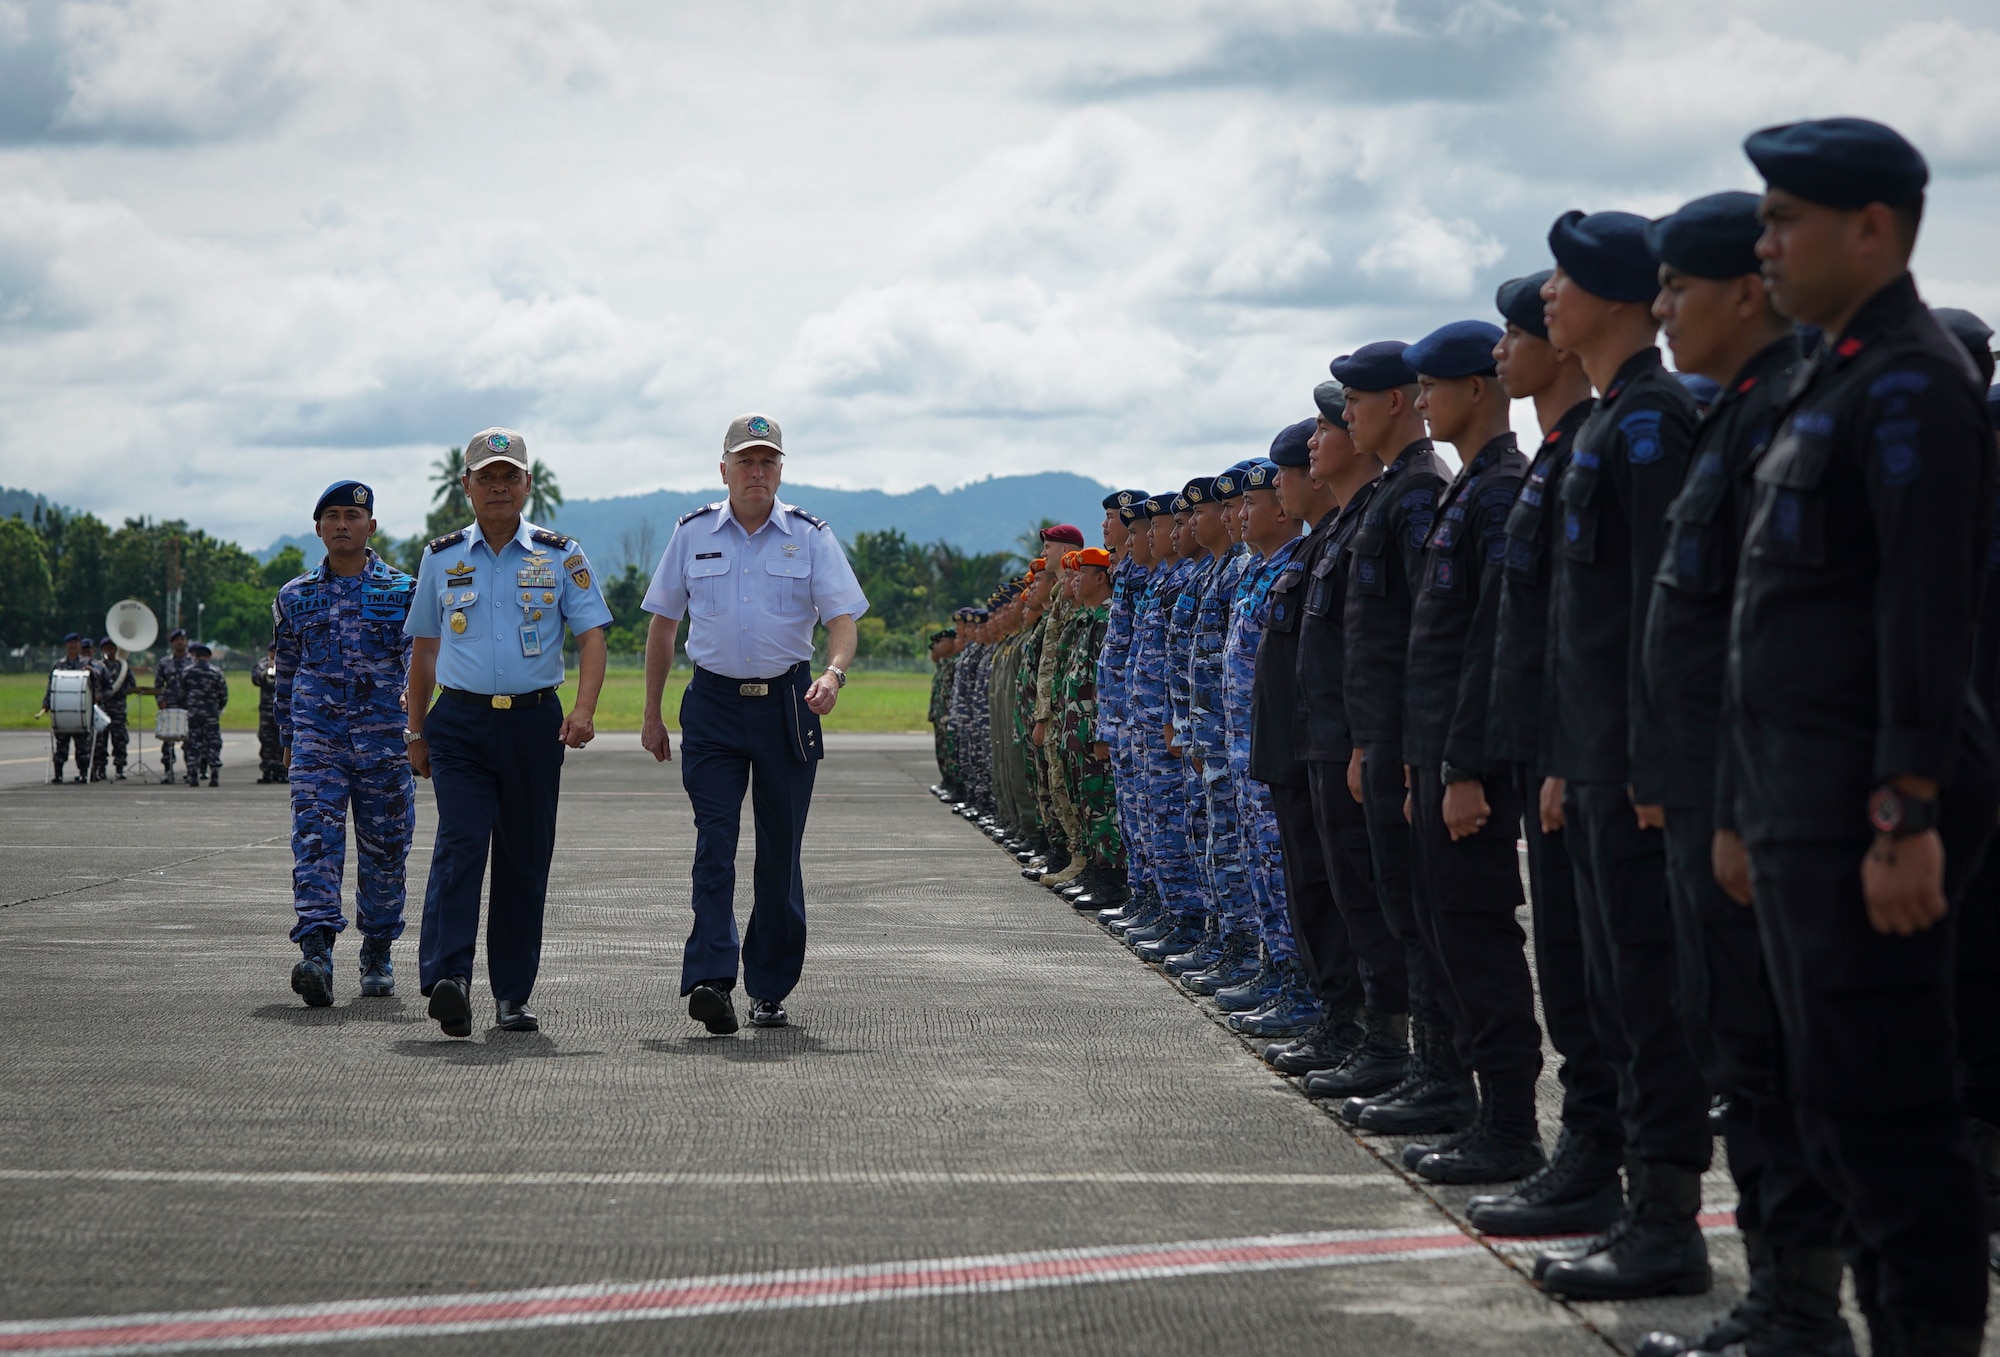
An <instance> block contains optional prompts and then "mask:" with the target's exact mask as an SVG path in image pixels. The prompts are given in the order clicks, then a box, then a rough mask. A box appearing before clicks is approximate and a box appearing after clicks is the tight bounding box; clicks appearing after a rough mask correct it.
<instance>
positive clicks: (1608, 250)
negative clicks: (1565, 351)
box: [1549, 212, 1660, 302]
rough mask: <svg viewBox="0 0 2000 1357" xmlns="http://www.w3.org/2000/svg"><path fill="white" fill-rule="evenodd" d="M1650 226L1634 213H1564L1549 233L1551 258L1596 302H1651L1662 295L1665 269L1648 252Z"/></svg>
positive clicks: (1649, 251) (1651, 253)
mask: <svg viewBox="0 0 2000 1357" xmlns="http://www.w3.org/2000/svg"><path fill="white" fill-rule="evenodd" d="M1649 225H1651V223H1650V222H1648V221H1647V220H1646V219H1645V218H1644V217H1641V216H1637V215H1635V214H1634V213H1631V212H1592V213H1590V214H1589V215H1587V216H1586V215H1585V214H1584V213H1582V212H1565V213H1563V214H1562V215H1561V216H1560V217H1557V218H1556V224H1555V225H1554V226H1551V227H1550V228H1549V253H1551V254H1553V255H1554V256H1555V257H1556V263H1557V264H1558V265H1560V266H1561V268H1562V271H1563V272H1564V273H1567V274H1568V275H1569V276H1570V277H1571V278H1572V279H1574V280H1575V281H1576V284H1577V286H1578V287H1581V288H1582V289H1583V290H1584V291H1585V292H1588V293H1590V294H1591V295H1592V296H1594V297H1602V298H1604V300H1605V301H1607V302H1649V301H1651V300H1653V298H1654V297H1655V296H1657V295H1658V294H1659V291H1660V264H1659V261H1658V260H1656V259H1654V258H1653V252H1652V251H1651V250H1650V249H1648V248H1647V247H1646V228H1647V227H1648V226H1649Z"/></svg>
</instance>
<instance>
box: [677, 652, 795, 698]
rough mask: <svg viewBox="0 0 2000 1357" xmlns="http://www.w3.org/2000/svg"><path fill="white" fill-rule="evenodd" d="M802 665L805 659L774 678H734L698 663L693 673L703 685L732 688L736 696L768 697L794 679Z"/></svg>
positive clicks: (725, 688)
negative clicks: (704, 667)
mask: <svg viewBox="0 0 2000 1357" xmlns="http://www.w3.org/2000/svg"><path fill="white" fill-rule="evenodd" d="M804 667H805V661H804V660H800V661H799V662H798V663H797V664H795V665H793V666H792V667H791V668H790V669H787V670H786V671H785V672H784V673H782V674H780V675H778V676H777V677H776V678H767V679H734V678H731V677H729V675H727V674H718V673H716V672H715V671H714V670H713V669H703V668H702V667H701V666H700V665H696V666H695V670H694V675H695V677H696V678H697V679H699V680H701V682H702V685H703V686H704V687H717V688H722V689H724V690H727V689H731V688H733V689H735V690H736V695H737V696H738V697H769V696H770V695H771V694H772V693H773V692H775V691H777V690H779V689H782V688H783V687H784V686H785V685H786V684H787V683H790V682H792V681H793V680H794V679H796V678H797V676H798V673H799V671H800V670H801V669H803V668H804Z"/></svg>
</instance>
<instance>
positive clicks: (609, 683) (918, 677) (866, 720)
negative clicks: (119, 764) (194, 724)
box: [0, 669, 931, 732]
mask: <svg viewBox="0 0 2000 1357" xmlns="http://www.w3.org/2000/svg"><path fill="white" fill-rule="evenodd" d="M148 677H150V675H149V676H148ZM228 677H229V706H228V707H227V708H226V709H225V710H224V711H223V713H222V728H223V729H224V730H255V729H256V728H257V689H256V688H255V687H254V686H253V685H252V684H251V682H250V676H249V675H248V674H245V673H232V674H230V675H229V676H228ZM687 677H688V671H687V670H685V669H676V670H674V672H673V675H672V676H671V677H670V678H669V679H668V681H667V696H666V701H665V703H664V704H663V707H664V710H665V711H666V714H667V724H668V725H670V726H673V725H678V724H679V721H678V720H677V719H676V713H677V712H678V711H679V710H680V694H681V689H682V688H684V687H686V686H687ZM47 683H48V681H47V679H46V678H45V677H44V676H42V675H39V674H0V729H4V730H47V729H48V718H47V717H42V718H40V719H39V720H38V719H36V716H35V713H36V711H37V710H38V709H39V708H40V707H41V705H42V691H43V689H44V688H45V687H47ZM575 692H576V673H575V671H574V670H572V671H571V672H570V674H569V675H568V678H567V680H566V681H565V683H564V693H563V695H564V697H565V698H567V697H569V696H571V695H573V694H574V693H575ZM930 692H931V678H930V675H929V674H898V673H867V672H859V673H855V674H852V675H850V676H849V679H848V683H847V687H845V688H844V689H842V690H841V694H840V705H838V706H837V707H835V708H834V709H833V714H832V715H831V716H828V717H827V718H826V720H825V722H824V725H825V727H826V729H828V730H851V731H868V732H879V731H893V730H928V729H930V727H929V725H928V724H926V722H925V721H924V711H925V709H926V708H927V707H928V706H929V704H930ZM644 695H645V678H644V676H643V675H642V674H640V672H639V671H638V670H636V669H614V670H612V671H611V672H610V673H609V674H607V675H605V679H604V691H603V693H602V694H601V695H600V696H599V698H598V702H597V728H598V729H599V730H637V729H638V728H639V704H640V701H641V699H642V698H643V697H644ZM125 710H126V719H127V720H128V721H130V722H132V723H133V724H134V725H139V724H143V725H145V726H146V727H147V728H148V729H151V727H152V724H153V699H152V698H150V697H135V698H131V699H129V700H128V701H127V702H126V705H125Z"/></svg>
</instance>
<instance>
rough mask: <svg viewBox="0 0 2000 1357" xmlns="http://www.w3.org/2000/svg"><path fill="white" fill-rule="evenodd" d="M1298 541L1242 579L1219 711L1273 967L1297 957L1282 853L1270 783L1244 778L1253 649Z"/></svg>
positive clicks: (1249, 867) (1232, 619)
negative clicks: (1279, 581) (1222, 720)
mask: <svg viewBox="0 0 2000 1357" xmlns="http://www.w3.org/2000/svg"><path fill="white" fill-rule="evenodd" d="M1304 540H1305V539H1304V538H1296V537H1295V538H1293V539H1292V540H1291V541H1289V542H1287V543H1285V545H1284V546H1282V547H1280V548H1279V549H1278V550H1277V551H1276V552H1274V553H1272V554H1271V555H1270V556H1266V557H1260V558H1258V559H1257V561H1256V563H1255V564H1254V565H1252V566H1251V567H1250V569H1249V570H1248V571H1247V572H1246V573H1245V575H1244V577H1243V583H1242V584H1241V586H1240V587H1239V588H1238V589H1237V591H1236V599H1235V603H1234V606H1233V607H1232V609H1231V613H1230V622H1229V640H1228V644H1227V647H1226V649H1225V651H1224V658H1223V710H1224V713H1225V717H1226V723H1227V735H1226V737H1225V743H1226V745H1227V748H1228V766H1229V777H1230V780H1231V781H1232V782H1234V783H1235V785H1236V789H1237V798H1238V801H1237V804H1238V813H1239V822H1238V826H1237V832H1238V835H1239V842H1240V845H1241V848H1240V851H1241V853H1242V857H1243V862H1244V866H1245V869H1246V873H1247V875H1248V877H1249V881H1250V895H1251V899H1252V900H1253V902H1254V905H1255V913H1256V925H1257V931H1258V934H1259V936H1261V937H1262V938H1263V940H1264V947H1265V949H1266V950H1267V951H1268V952H1269V953H1270V955H1271V960H1272V961H1273V962H1274V963H1280V964H1282V963H1286V962H1289V961H1291V960H1292V959H1293V958H1295V957H1296V956H1297V955H1298V948H1297V946H1296V945H1295V944H1294V942H1293V940H1292V925H1291V916H1290V915H1289V914H1288V913H1287V912H1286V898H1285V862H1284V852H1283V849H1282V848H1281V847H1280V845H1279V836H1278V815H1277V809H1276V807H1275V806H1274V805H1273V803H1272V800H1271V788H1270V784H1268V783H1265V782H1259V781H1258V780H1257V779H1255V778H1253V777H1251V776H1250V700H1251V690H1252V688H1253V687H1254V685H1255V683H1256V677H1257V647H1258V644H1259V643H1260V642H1261V641H1262V640H1263V638H1264V623H1265V609H1266V607H1267V605H1268V604H1269V601H1270V596H1271V586H1272V585H1273V584H1275V583H1277V580H1278V576H1279V575H1280V574H1282V573H1283V572H1284V569H1285V565H1286V563H1287V562H1289V561H1290V560H1291V559H1292V556H1293V554H1294V553H1295V552H1297V551H1298V549H1299V544H1300V543H1301V542H1303V541H1304Z"/></svg>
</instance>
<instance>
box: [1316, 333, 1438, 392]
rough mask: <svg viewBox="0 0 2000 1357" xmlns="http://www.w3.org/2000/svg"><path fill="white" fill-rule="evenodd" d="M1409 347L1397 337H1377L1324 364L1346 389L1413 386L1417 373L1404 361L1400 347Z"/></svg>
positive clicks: (1385, 389)
mask: <svg viewBox="0 0 2000 1357" xmlns="http://www.w3.org/2000/svg"><path fill="white" fill-rule="evenodd" d="M1409 347H1410V346H1409V345H1408V344H1405V343H1404V342H1403V341H1402V340H1400V339H1378V340H1376V341H1375V342H1374V343H1373V344H1363V345H1362V346H1361V347H1360V348H1358V349H1356V350H1355V351H1354V352H1353V353H1343V354H1342V355H1340V357H1338V358H1336V359H1334V360H1333V361H1332V362H1331V363H1328V364H1327V365H1326V366H1327V371H1329V372H1331V373H1332V374H1333V378H1334V380H1335V381H1337V382H1339V383H1340V384H1341V385H1342V386H1344V387H1346V388H1347V389H1348V390H1349V391H1389V390H1392V389H1394V388H1396V387H1399V386H1412V385H1414V384H1415V383H1416V380H1417V374H1416V373H1414V372H1412V371H1410V365H1409V364H1408V363H1405V362H1404V361H1403V350H1404V349H1407V348H1409Z"/></svg>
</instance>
